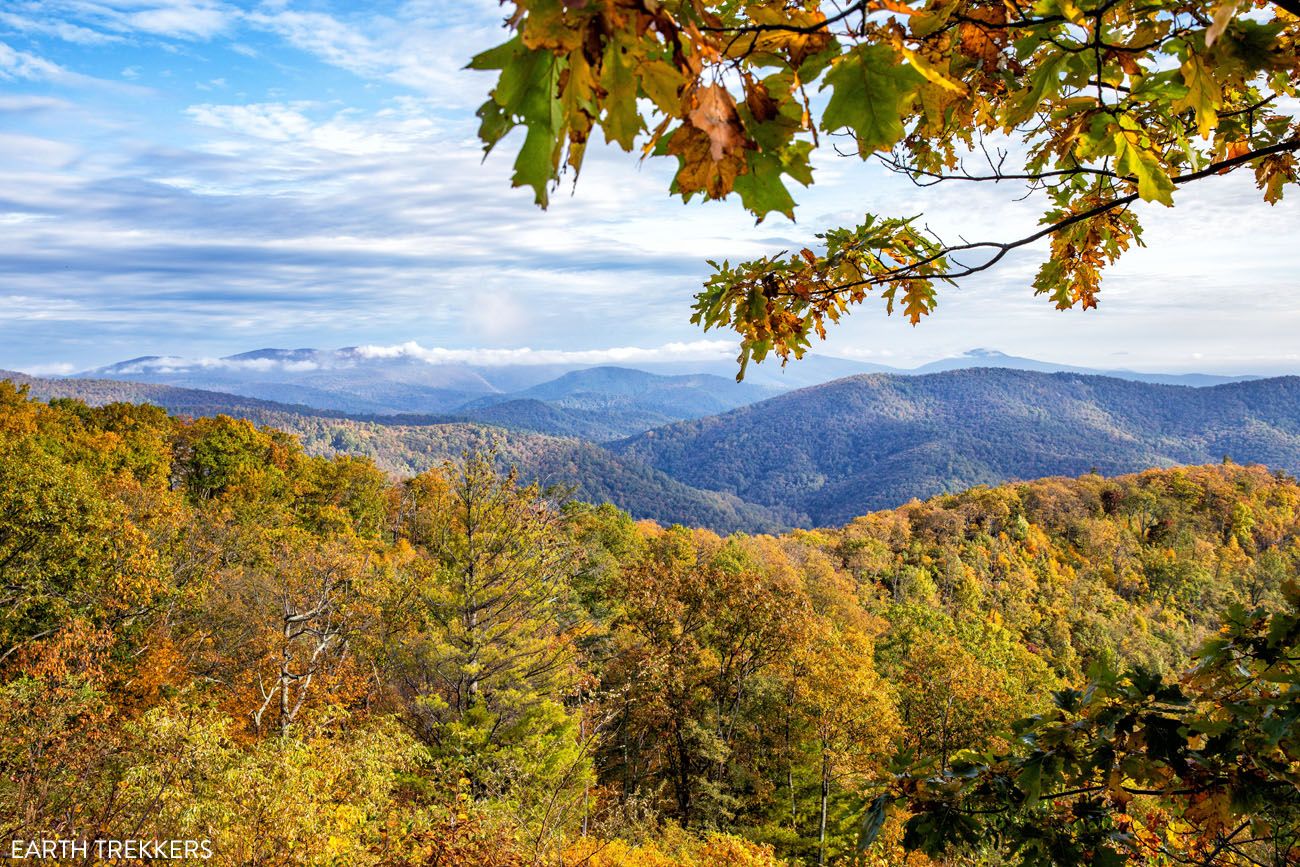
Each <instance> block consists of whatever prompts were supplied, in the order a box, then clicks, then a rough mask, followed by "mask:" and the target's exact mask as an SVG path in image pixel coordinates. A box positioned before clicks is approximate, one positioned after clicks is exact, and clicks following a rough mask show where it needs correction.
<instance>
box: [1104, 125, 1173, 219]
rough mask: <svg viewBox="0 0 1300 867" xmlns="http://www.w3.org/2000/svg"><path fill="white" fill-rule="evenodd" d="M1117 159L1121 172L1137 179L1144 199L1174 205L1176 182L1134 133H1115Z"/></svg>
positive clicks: (1167, 205) (1121, 131)
mask: <svg viewBox="0 0 1300 867" xmlns="http://www.w3.org/2000/svg"><path fill="white" fill-rule="evenodd" d="M1115 159H1116V163H1115V165H1116V168H1118V169H1119V170H1120V172H1122V173H1123V174H1126V175H1132V176H1133V177H1134V178H1136V179H1137V184H1138V195H1139V196H1140V197H1141V198H1142V201H1144V202H1159V203H1160V204H1162V205H1164V206H1166V207H1170V208H1172V207H1173V205H1174V182H1173V181H1172V180H1170V179H1169V175H1168V174H1166V173H1165V170H1164V168H1163V167H1162V166H1161V165H1160V160H1159V158H1158V157H1156V155H1155V154H1153V153H1152V152H1151V151H1149V150H1147V149H1146V148H1144V147H1141V146H1140V145H1138V144H1136V143H1135V142H1134V141H1133V134H1132V133H1129V132H1125V131H1123V130H1120V131H1119V132H1117V133H1116V134H1115Z"/></svg>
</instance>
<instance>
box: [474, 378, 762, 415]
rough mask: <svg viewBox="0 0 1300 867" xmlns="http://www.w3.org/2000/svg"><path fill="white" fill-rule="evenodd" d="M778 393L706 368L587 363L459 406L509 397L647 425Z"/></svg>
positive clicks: (478, 405)
mask: <svg viewBox="0 0 1300 867" xmlns="http://www.w3.org/2000/svg"><path fill="white" fill-rule="evenodd" d="M783 393H784V390H783V389H778V388H773V387H771V386H763V385H754V384H752V383H737V382H736V381H735V379H734V378H733V379H727V378H724V377H721V376H715V375H713V374H709V373H695V374H679V375H675V376H665V375H662V374H655V373H648V372H646V371H644V370H636V369H633V368H626V367H589V368H585V369H583V370H575V371H571V372H569V373H566V374H564V375H563V376H560V377H557V378H556V379H553V380H550V381H549V382H544V383H541V384H539V385H535V386H533V387H532V388H528V389H525V390H523V391H519V392H515V393H512V394H506V395H492V396H489V397H482V398H478V399H477V400H474V401H471V402H470V403H468V404H466V405H465V406H464V407H462V411H469V410H476V409H478V408H481V407H488V406H492V405H494V404H502V403H506V402H508V401H518V400H527V401H544V402H546V403H548V404H550V405H552V406H557V407H563V408H566V409H574V410H588V411H599V412H601V413H604V414H614V415H620V414H627V413H631V414H633V415H634V416H635V417H639V418H640V417H644V418H647V419H648V418H655V419H657V421H656V422H654V423H651V424H647V425H645V426H644V427H640V428H638V430H646V429H648V428H650V427H654V426H655V424H666V423H668V422H670V421H678V420H680V419H687V418H698V417H700V416H705V415H713V414H716V413H719V412H726V411H727V410H729V409H735V408H736V407H738V406H745V405H747V404H751V403H754V402H756V401H759V400H765V399H767V398H769V397H775V396H776V395H778V394H783ZM638 423H639V422H638Z"/></svg>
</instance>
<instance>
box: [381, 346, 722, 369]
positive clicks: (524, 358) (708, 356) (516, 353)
mask: <svg viewBox="0 0 1300 867" xmlns="http://www.w3.org/2000/svg"><path fill="white" fill-rule="evenodd" d="M356 352H357V354H358V355H360V356H362V357H363V358H409V359H415V360H417V361H423V362H426V363H428V364H473V365H481V366H484V367H494V366H505V365H515V364H650V363H654V362H663V361H718V360H728V361H729V360H731V359H733V358H735V355H736V344H735V342H734V341H731V340H692V341H689V342H676V343H665V344H663V345H661V346H654V347H640V346H620V347H614V348H611V349H578V350H567V349H530V348H526V347H525V348H523V349H444V348H441V347H431V348H427V349H426V348H425V347H423V346H421V345H420V344H418V343H416V342H414V341H410V342H407V343H399V344H394V345H390V346H374V345H371V346H358V347H357V348H356Z"/></svg>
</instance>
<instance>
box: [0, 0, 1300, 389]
mask: <svg viewBox="0 0 1300 867" xmlns="http://www.w3.org/2000/svg"><path fill="white" fill-rule="evenodd" d="M499 24H500V9H499V6H498V5H497V3H496V2H495V0H470V2H450V0H421V2H393V3H383V4H378V5H369V4H367V5H366V6H364V7H363V6H360V5H358V4H347V3H341V2H340V3H335V4H332V5H330V4H327V3H323V2H313V3H306V2H296V0H274V2H245V3H232V2H215V0H212V2H209V0H39V2H38V0H19V2H11V3H7V4H5V6H4V8H3V10H2V11H0V80H3V81H4V83H5V91H6V93H5V95H4V96H3V97H0V130H3V132H0V228H2V229H3V231H4V233H5V238H6V241H7V243H6V244H5V245H4V246H3V247H0V335H3V339H2V340H0V367H22V366H26V367H29V368H31V367H33V366H43V367H45V368H47V369H64V368H68V367H73V368H75V369H85V368H87V367H93V366H98V365H101V364H105V363H108V362H111V361H116V360H119V359H121V358H128V357H133V356H138V355H145V354H170V355H174V356H178V357H197V358H220V357H221V356H224V355H228V354H231V353H233V352H237V351H240V350H244V349H249V348H252V347H256V346H266V345H294V346H303V345H315V346H341V345H366V346H374V347H393V346H399V347H400V346H407V345H410V346H414V347H415V349H413V350H411V351H412V352H425V353H468V355H466V356H465V357H467V358H468V357H487V356H482V355H481V353H484V352H487V353H498V355H499V357H501V358H512V357H514V356H512V355H511V353H516V354H521V355H519V357H524V358H541V357H549V356H546V355H545V354H544V353H548V352H561V353H577V354H579V355H581V354H582V353H594V355H592V356H591V357H592V358H593V359H599V360H598V361H593V362H591V363H601V361H605V360H608V361H613V362H619V361H622V362H624V363H631V362H632V361H633V360H634V359H632V358H623V359H620V358H614V357H611V356H607V355H602V354H601V353H610V352H619V351H623V350H610V349H608V348H607V347H610V346H625V347H661V348H662V347H665V346H669V345H673V346H679V345H680V346H697V345H700V346H703V345H704V344H706V343H707V344H710V345H716V346H722V345H724V344H725V345H727V346H729V347H730V346H732V345H733V344H734V340H730V339H729V335H707V337H708V338H709V340H705V341H703V342H701V341H702V340H703V337H702V335H701V334H700V333H699V332H698V331H696V330H695V329H693V328H692V327H691V326H690V325H689V323H688V320H689V312H690V304H691V297H692V295H693V293H694V292H695V291H697V290H698V288H699V285H700V283H701V281H702V280H703V279H704V278H705V277H706V276H707V273H708V267H707V266H706V265H705V264H704V260H705V259H706V258H719V259H721V258H730V259H732V260H733V261H734V260H736V259H740V258H748V257H752V256H756V255H760V254H762V253H768V252H775V251H778V250H782V249H788V248H791V247H794V246H796V245H798V246H802V245H805V244H809V243H814V241H813V238H812V234H813V233H814V232H815V231H818V230H820V229H822V228H825V227H827V226H829V225H835V224H839V223H844V222H856V221H857V220H858V219H860V217H861V215H862V213H864V212H866V211H879V212H884V213H891V214H896V213H908V214H915V213H922V212H924V213H925V214H926V215H927V216H926V219H927V220H929V221H930V224H931V225H932V226H934V227H935V228H937V229H940V230H942V231H943V232H945V233H947V234H949V235H951V236H956V235H958V234H960V235H963V236H965V237H967V238H970V239H971V240H983V239H985V238H990V239H1003V238H1008V237H1016V236H1018V235H1019V234H1022V233H1024V232H1025V231H1027V230H1029V229H1032V227H1033V226H1034V225H1035V222H1036V220H1037V217H1038V214H1037V213H1036V210H1035V208H1034V207H1033V206H1032V205H1025V204H1020V203H1016V202H1015V201H1014V199H1015V197H1016V192H1017V191H1015V190H1009V189H1006V188H997V187H987V186H984V185H978V186H972V185H966V186H964V187H962V186H957V187H947V186H944V187H938V188H933V189H929V190H925V191H921V190H917V189H915V188H913V187H912V186H911V185H910V184H909V183H907V181H906V180H905V179H902V178H899V177H897V176H893V175H889V174H888V173H885V172H883V171H879V170H877V169H875V168H872V167H864V166H862V165H858V164H851V163H849V162H847V161H839V160H836V159H834V158H830V159H827V160H825V161H823V164H822V165H820V166H819V170H818V183H817V185H816V186H815V187H814V188H812V189H811V190H810V191H807V192H806V193H805V194H804V195H803V196H802V197H801V202H802V207H801V209H800V222H799V223H798V224H795V225H791V224H790V223H788V222H786V221H784V220H780V219H772V220H770V221H768V222H767V223H765V224H763V226H761V227H757V228H755V227H754V226H753V224H752V221H751V219H750V218H749V217H748V216H747V215H745V214H744V213H743V212H741V211H740V209H739V206H738V205H736V204H735V203H726V204H721V205H699V204H696V205H692V206H683V205H682V204H681V203H680V202H677V201H674V200H671V199H670V198H669V197H668V196H667V193H666V190H667V187H668V182H669V178H670V175H671V165H669V164H668V163H666V162H665V161H661V160H651V161H649V162H647V163H645V164H644V165H638V164H637V163H636V162H635V160H634V159H633V158H632V157H629V156H627V155H624V154H622V153H619V152H617V151H614V150H612V149H609V148H606V147H600V146H596V147H593V148H591V149H590V150H589V152H588V153H589V155H588V165H587V166H586V168H584V173H583V176H582V179H581V181H580V182H579V184H578V185H577V188H576V191H575V192H574V194H573V195H572V196H566V195H563V192H564V191H561V193H560V194H557V195H556V196H555V202H554V204H553V205H552V208H551V210H550V211H549V212H548V213H545V214H543V213H540V212H538V211H537V210H536V209H535V208H533V207H532V205H531V195H530V194H529V193H528V192H526V191H521V190H511V189H510V186H509V175H510V157H509V154H510V153H511V149H512V146H513V145H514V144H515V142H513V141H510V140H508V141H507V142H505V143H503V144H502V145H501V146H500V147H499V148H498V152H496V153H494V154H493V156H492V157H491V158H489V159H488V160H487V161H486V162H484V161H483V160H482V153H481V151H480V149H479V146H478V144H477V142H476V141H475V138H474V130H475V128H476V125H477V121H476V119H475V118H474V116H473V109H474V106H475V105H477V103H478V102H480V101H481V99H482V98H483V96H484V94H485V93H486V90H487V87H488V86H489V79H488V78H487V77H485V76H484V75H483V74H481V73H473V72H467V71H465V70H463V69H462V67H463V65H464V62H465V60H466V59H467V58H468V57H469V56H470V55H471V54H473V53H474V52H475V51H477V50H480V49H482V48H484V47H487V46H488V45H490V44H492V43H493V42H494V41H496V40H499V39H500V37H501V31H500V30H499ZM1198 186H1200V185H1198ZM1243 215H1249V216H1250V219H1244V218H1243ZM1143 216H1144V218H1145V219H1146V220H1147V234H1146V239H1147V242H1148V244H1149V248H1148V249H1146V250H1138V251H1134V252H1132V253H1130V254H1128V255H1127V256H1126V257H1125V259H1124V260H1123V262H1122V263H1121V266H1120V267H1119V268H1117V269H1116V270H1115V271H1114V272H1113V273H1112V274H1111V275H1110V276H1109V277H1108V278H1107V280H1106V283H1105V285H1104V288H1103V295H1102V309H1101V311H1099V312H1093V313H1089V314H1086V315H1085V314H1080V313H1077V312H1073V313H1065V314H1061V313H1057V312H1055V311H1053V310H1051V309H1050V308H1049V307H1048V305H1046V304H1045V303H1044V302H1043V301H1042V300H1041V299H1034V298H1032V296H1031V295H1030V291H1029V288H1028V284H1029V281H1030V279H1031V275H1032V273H1033V271H1034V269H1035V267H1036V264H1037V261H1038V259H1037V257H1038V256H1040V255H1042V251H1041V250H1035V251H1025V252H1023V253H1022V254H1020V255H1018V256H1017V257H1015V258H1014V259H1012V260H1009V261H1008V262H1006V263H1005V264H1004V266H1003V267H1000V268H999V269H998V270H997V271H996V272H992V273H990V274H988V275H985V276H984V277H982V278H981V279H980V280H977V281H974V282H972V283H970V284H969V285H968V286H965V287H963V288H962V289H961V290H958V291H950V292H948V293H947V294H946V297H944V298H943V300H942V302H941V304H940V307H939V311H938V312H937V314H936V315H935V317H934V318H933V321H930V322H926V323H924V324H923V325H922V326H920V327H918V328H916V329H912V328H909V327H906V326H905V325H904V324H903V323H902V322H899V321H897V320H886V319H885V318H884V317H883V316H882V314H881V312H880V310H879V308H878V307H877V306H876V305H874V304H871V303H868V304H867V305H866V306H864V308H862V309H861V310H859V311H856V312H855V313H854V315H853V316H852V317H850V318H849V320H848V321H847V322H846V323H845V324H844V325H842V326H841V327H840V328H839V329H837V331H836V332H835V335H834V337H833V340H832V342H831V344H830V345H829V346H828V350H829V351H831V352H837V351H838V352H842V353H844V354H846V355H853V356H855V357H863V358H872V357H888V358H890V359H891V360H892V361H894V362H896V363H900V364H907V363H914V362H919V361H924V360H927V359H929V358H933V357H937V356H942V355H950V354H955V353H958V352H961V351H963V350H965V349H968V348H970V347H971V346H976V345H981V346H994V347H997V348H998V349H1001V350H1003V351H1007V352H1011V353H1014V354H1021V355H1032V356H1038V357H1045V358H1049V359H1051V360H1056V361H1061V362H1071V363H1077V364H1092V365H1096V366H1121V365H1123V366H1140V367H1144V368H1146V369H1170V370H1178V369H1190V368H1203V369H1207V370H1211V369H1213V370H1225V371H1231V372H1237V371H1242V370H1264V369H1266V368H1267V369H1268V370H1270V371H1272V370H1277V369H1283V368H1285V367H1286V366H1287V365H1289V364H1292V363H1293V362H1294V359H1289V358H1288V353H1290V352H1291V351H1292V350H1291V348H1290V347H1291V346H1292V344H1293V337H1292V335H1293V334H1294V333H1295V331H1296V329H1297V328H1298V327H1300V309H1297V308H1296V306H1295V305H1294V304H1293V303H1291V301H1290V298H1291V295H1292V292H1293V288H1294V278H1293V277H1292V273H1293V271H1294V254H1293V252H1292V249H1291V240H1290V239H1291V238H1293V237H1294V236H1295V235H1296V234H1297V232H1296V230H1297V228H1300V211H1297V208H1296V206H1295V204H1294V203H1293V202H1290V201H1288V202H1284V203H1283V204H1282V205H1280V206H1278V207H1277V208H1272V209H1270V208H1267V207H1266V206H1262V205H1260V204H1259V203H1258V195H1257V193H1255V192H1254V191H1253V190H1251V189H1250V185H1249V183H1243V182H1241V180H1240V179H1238V178H1235V177H1234V178H1228V179H1223V180H1221V181H1220V180H1216V181H1214V182H1211V183H1208V184H1206V185H1204V186H1203V187H1202V188H1200V189H1196V190H1187V191H1186V192H1185V193H1184V194H1180V200H1179V204H1178V207H1177V208H1175V209H1174V210H1172V211H1165V210H1164V209H1159V208H1144V209H1143ZM408 341H418V343H410V344H408ZM421 345H423V346H436V347H440V349H436V350H435V349H429V350H423V349H419V348H418V347H419V346H421ZM476 347H488V348H487V349H480V348H476ZM523 347H548V349H546V350H542V349H525V348H523ZM385 351H390V350H385ZM626 351H629V352H642V351H650V350H626ZM654 351H659V352H662V351H663V350H662V349H660V350H654ZM710 351H711V350H710ZM719 351H721V350H719ZM732 351H734V350H732V349H728V350H727V352H732ZM476 353H478V354H479V355H476ZM412 357H417V356H416V355H412ZM494 357H496V356H494ZM473 363H491V362H473ZM511 363H516V362H511ZM539 363H540V362H539ZM546 363H551V362H546ZM1270 365H1271V367H1270Z"/></svg>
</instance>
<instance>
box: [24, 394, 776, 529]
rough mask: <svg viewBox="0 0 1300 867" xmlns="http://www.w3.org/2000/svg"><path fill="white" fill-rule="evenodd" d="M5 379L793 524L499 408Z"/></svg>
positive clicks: (622, 503)
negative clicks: (507, 417)
mask: <svg viewBox="0 0 1300 867" xmlns="http://www.w3.org/2000/svg"><path fill="white" fill-rule="evenodd" d="M5 379H8V380H9V381H11V382H13V383H15V384H17V385H22V386H25V387H27V388H29V389H30V390H31V393H32V394H33V396H35V397H39V398H44V399H51V398H66V397H75V398H78V399H80V400H84V401H86V402H87V403H89V404H91V405H94V406H102V405H104V404H107V403H113V402H122V401H127V402H147V403H150V404H153V405H155V406H158V407H161V408H163V409H166V410H167V411H168V412H171V413H175V414H178V415H183V416H214V415H222V414H224V415H230V416H233V417H235V418H242V419H247V420H248V421H251V422H253V423H254V424H257V425H260V426H270V427H274V428H277V429H279V430H283V431H287V432H289V433H292V434H294V435H296V436H297V437H298V438H299V440H300V441H301V443H302V445H303V446H304V448H305V450H306V451H307V452H308V453H309V454H312V455H335V454H346V455H354V456H358V457H364V458H368V459H370V460H373V461H374V463H375V465H376V466H377V467H378V468H379V469H381V470H384V471H386V472H388V473H391V474H393V475H399V476H403V475H415V474H417V473H420V472H423V471H424V470H427V469H429V468H431V467H436V466H438V465H439V464H441V463H442V462H444V461H447V460H450V459H453V458H457V457H459V456H460V455H461V454H462V453H463V452H465V451H466V450H476V451H486V450H492V451H495V452H496V453H497V454H498V457H499V459H500V460H499V464H500V466H501V467H503V468H504V467H515V468H517V469H518V470H519V472H520V474H521V476H523V477H524V478H525V479H526V480H528V481H536V482H538V483H539V484H541V485H542V486H544V487H551V486H558V487H561V488H564V489H566V490H568V491H570V492H571V493H572V494H573V496H575V497H578V498H580V499H583V500H587V501H590V502H595V503H613V504H615V505H617V506H619V507H620V508H622V509H625V510H627V511H630V512H632V513H633V514H635V515H637V516H638V517H641V518H648V519H650V520H657V521H663V522H665V523H687V524H692V525H698V526H704V527H712V528H714V529H716V530H720V531H723V532H727V531H731V530H750V531H755V530H757V531H768V530H777V529H781V528H784V527H789V526H791V525H792V524H793V523H795V519H796V515H795V513H794V512H792V511H791V510H787V509H782V508H779V507H777V508H772V507H765V506H758V505H755V504H753V503H746V502H744V501H743V500H741V499H740V498H739V497H735V496H732V495H730V494H725V493H719V492H717V491H707V490H701V489H697V488H692V487H690V486H689V485H685V484H682V483H681V482H678V481H676V480H675V479H672V478H669V477H668V476H667V475H665V474H664V473H662V472H660V471H659V470H656V469H654V468H652V467H649V466H647V465H645V464H644V463H642V462H640V461H637V460H635V459H628V458H622V457H620V456H618V455H615V454H613V453H612V452H609V451H607V450H605V449H603V448H601V447H600V446H598V445H596V444H594V443H591V442H587V441H584V440H582V439H579V438H577V437H557V436H547V435H544V434H537V433H532V432H530V431H528V430H522V431H521V430H517V429H511V427H510V425H509V424H508V422H506V421H502V422H501V424H502V425H504V426H502V427H496V426H493V425H492V424H491V423H490V422H491V420H495V419H496V415H494V414H496V413H498V411H499V410H500V409H501V407H498V406H490V407H487V408H485V409H484V410H483V413H484V415H486V416H489V417H490V418H489V420H487V421H488V423H487V424H478V423H472V422H467V421H448V420H444V419H442V418H440V417H411V416H377V417H369V418H368V419H356V418H349V417H348V416H345V415H343V414H342V413H336V414H329V413H322V412H321V411H318V410H312V409H310V408H308V407H301V406H292V405H288V404H277V403H272V402H270V401H262V400H257V399H255V398H248V397H243V396H241V395H233V394H223V393H221V392H212V391H203V390H201V389H189V388H177V387H175V386H168V385H153V384H150V383H142V382H118V381H115V380H100V379H41V378H36V377H29V376H25V375H23V374H19V373H10V372H4V371H0V382H3V380H5ZM590 412H591V413H592V414H593V415H598V413H597V412H596V411H594V410H592V411H590ZM594 423H595V424H599V421H596V422H594ZM525 427H526V426H525Z"/></svg>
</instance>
